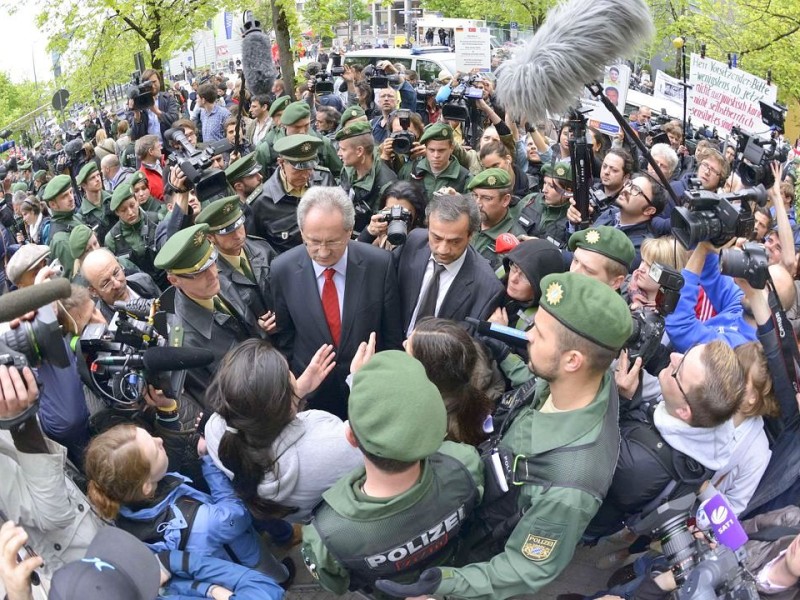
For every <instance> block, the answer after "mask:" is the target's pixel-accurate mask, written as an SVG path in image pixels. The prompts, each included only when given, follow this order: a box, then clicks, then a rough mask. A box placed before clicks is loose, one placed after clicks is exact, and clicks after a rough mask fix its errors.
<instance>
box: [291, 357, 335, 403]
mask: <svg viewBox="0 0 800 600" xmlns="http://www.w3.org/2000/svg"><path fill="white" fill-rule="evenodd" d="M335 358H336V351H335V350H334V347H333V345H332V344H325V345H323V346H320V348H319V350H317V351H316V353H315V354H314V356H313V357H312V358H311V362H309V363H308V366H307V367H306V370H305V371H303V374H302V375H300V377H298V378H297V389H296V391H297V395H298V396H299V397H300V398H305V397H306V396H308V395H309V394H310V393H311V392H313V391H314V390H315V389H317V388H318V387H319V386H320V384H321V383H322V382H323V381H324V380H325V378H326V377H327V376H328V375H329V374H330V372H331V371H333V367H335V366H336V362H335V361H334V359H335Z"/></svg>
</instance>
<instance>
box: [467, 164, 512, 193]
mask: <svg viewBox="0 0 800 600" xmlns="http://www.w3.org/2000/svg"><path fill="white" fill-rule="evenodd" d="M510 187H511V176H510V175H509V174H508V172H506V171H505V170H503V169H499V168H493V169H486V170H484V171H481V172H480V173H478V174H477V175H475V177H473V178H472V179H471V180H470V182H469V183H468V184H467V190H474V189H475V188H480V189H482V190H503V189H508V188H510Z"/></svg>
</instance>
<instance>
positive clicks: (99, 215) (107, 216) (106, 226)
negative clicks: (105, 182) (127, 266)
mask: <svg viewBox="0 0 800 600" xmlns="http://www.w3.org/2000/svg"><path fill="white" fill-rule="evenodd" d="M110 202H111V194H109V193H108V192H106V191H105V190H104V191H102V192H101V200H100V206H95V205H94V204H92V203H91V202H89V201H88V200H87V199H86V198H84V199H83V202H81V207H80V208H79V209H78V218H79V219H80V220H81V221H83V222H84V223H85V224H86V226H87V227H91V228H92V229H94V231H95V234H96V235H97V239H98V240H103V239H105V237H106V234H107V233H108V232H109V231H110V230H111V228H112V227H113V226H114V223H116V222H117V220H118V218H117V215H115V214H114V213H113V212H111V207H110ZM95 228H96V229H95Z"/></svg>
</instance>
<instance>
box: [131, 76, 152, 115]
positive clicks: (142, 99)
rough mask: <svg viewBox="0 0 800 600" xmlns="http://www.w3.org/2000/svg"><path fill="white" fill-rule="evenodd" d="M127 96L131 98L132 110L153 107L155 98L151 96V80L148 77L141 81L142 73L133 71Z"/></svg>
mask: <svg viewBox="0 0 800 600" xmlns="http://www.w3.org/2000/svg"><path fill="white" fill-rule="evenodd" d="M128 98H130V99H131V100H133V110H147V109H149V108H153V106H154V105H155V103H156V99H155V98H154V97H153V82H152V81H150V80H149V79H148V80H147V81H142V74H141V73H140V72H139V71H134V72H133V74H132V75H131V83H130V85H129V86H128Z"/></svg>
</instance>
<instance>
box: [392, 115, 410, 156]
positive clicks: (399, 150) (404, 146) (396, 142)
mask: <svg viewBox="0 0 800 600" xmlns="http://www.w3.org/2000/svg"><path fill="white" fill-rule="evenodd" d="M395 118H396V119H397V120H398V121H399V122H400V127H402V128H403V131H395V132H393V133H392V134H391V135H390V136H389V137H390V138H391V139H392V151H393V152H394V153H395V154H404V155H408V154H410V153H411V146H413V145H414V142H416V141H417V136H415V135H414V134H413V133H412V132H410V131H409V130H408V128H409V127H410V126H411V111H410V110H407V109H400V110H398V111H397V114H396V116H395Z"/></svg>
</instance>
